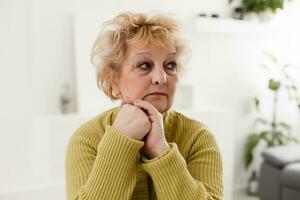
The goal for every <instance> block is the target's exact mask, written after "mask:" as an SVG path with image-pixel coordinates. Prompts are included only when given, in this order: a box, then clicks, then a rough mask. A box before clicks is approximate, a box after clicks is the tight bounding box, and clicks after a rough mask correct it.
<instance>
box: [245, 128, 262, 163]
mask: <svg viewBox="0 0 300 200" xmlns="http://www.w3.org/2000/svg"><path fill="white" fill-rule="evenodd" d="M259 140H260V137H259V135H257V134H256V133H252V134H250V135H248V137H247V141H246V145H245V149H244V167H245V168H246V169H248V168H249V166H250V164H251V163H252V161H253V150H254V148H255V147H256V145H257V144H258V142H259Z"/></svg>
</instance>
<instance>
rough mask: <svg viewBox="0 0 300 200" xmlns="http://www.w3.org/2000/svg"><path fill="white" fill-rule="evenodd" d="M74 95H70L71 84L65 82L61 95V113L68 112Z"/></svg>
mask: <svg viewBox="0 0 300 200" xmlns="http://www.w3.org/2000/svg"><path fill="white" fill-rule="evenodd" d="M71 101H72V97H71V95H70V85H69V84H67V83H65V84H64V85H63V86H62V93H61V94H60V95H59V102H60V111H61V113H68V112H69V110H70V108H69V107H70V103H71Z"/></svg>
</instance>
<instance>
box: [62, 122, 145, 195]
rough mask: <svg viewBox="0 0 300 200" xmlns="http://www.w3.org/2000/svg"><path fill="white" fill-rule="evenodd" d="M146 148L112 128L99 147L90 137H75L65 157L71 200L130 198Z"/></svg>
mask: <svg viewBox="0 0 300 200" xmlns="http://www.w3.org/2000/svg"><path fill="white" fill-rule="evenodd" d="M85 131H88V130H85ZM87 135H89V136H90V135H91V134H87ZM94 143H95V142H94ZM143 145H144V144H143V142H141V141H137V140H134V139H131V138H130V137H127V136H126V135H124V134H122V133H120V132H119V131H118V130H117V129H115V128H114V127H112V126H107V127H106V130H105V133H104V135H103V137H102V138H101V140H100V142H99V144H98V146H95V145H93V140H92V138H91V137H83V136H81V135H80V134H79V135H76V136H75V137H74V138H72V139H71V140H70V142H69V144H68V148H67V154H66V186H67V197H68V200H75V199H76V200H95V199H122V200H123V199H124V200H129V199H131V195H132V192H133V190H134V188H135V184H136V173H137V168H138V164H139V162H138V161H139V150H140V149H141V148H142V147H143Z"/></svg>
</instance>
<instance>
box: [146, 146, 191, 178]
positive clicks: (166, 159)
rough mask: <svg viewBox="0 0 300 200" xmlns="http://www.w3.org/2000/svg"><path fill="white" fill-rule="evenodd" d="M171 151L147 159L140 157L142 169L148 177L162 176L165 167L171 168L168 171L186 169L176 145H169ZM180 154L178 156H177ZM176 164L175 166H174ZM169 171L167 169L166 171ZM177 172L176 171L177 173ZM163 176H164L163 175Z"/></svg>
mask: <svg viewBox="0 0 300 200" xmlns="http://www.w3.org/2000/svg"><path fill="white" fill-rule="evenodd" d="M169 145H170V146H171V149H169V150H166V151H165V152H164V153H163V154H162V155H161V156H159V157H157V158H154V159H148V158H147V157H145V156H142V157H141V159H142V163H141V165H142V167H143V169H144V170H145V171H147V172H148V173H149V174H150V175H151V174H153V175H155V176H159V175H163V174H165V172H163V170H166V168H165V167H166V166H172V167H171V168H170V169H171V170H174V171H176V170H177V169H176V168H179V169H182V167H186V161H185V160H184V158H182V156H181V154H180V152H179V150H178V147H177V144H176V143H169ZM178 154H180V155H178ZM175 163H176V165H174V164H175ZM167 170H168V171H169V169H167ZM177 172H178V171H177ZM164 176H165V175H164Z"/></svg>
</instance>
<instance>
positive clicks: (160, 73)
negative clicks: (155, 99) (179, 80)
mask: <svg viewBox="0 0 300 200" xmlns="http://www.w3.org/2000/svg"><path fill="white" fill-rule="evenodd" d="M166 82H167V74H166V72H165V71H164V69H163V68H161V67H159V69H154V70H153V74H152V84H159V85H161V84H164V83H166Z"/></svg>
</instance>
